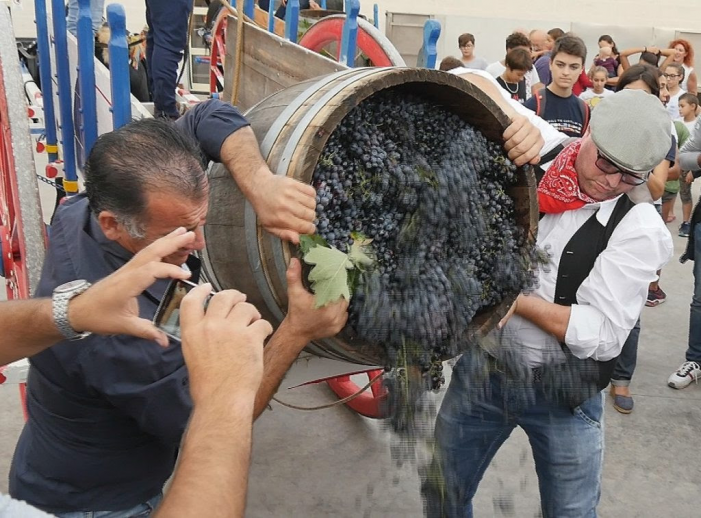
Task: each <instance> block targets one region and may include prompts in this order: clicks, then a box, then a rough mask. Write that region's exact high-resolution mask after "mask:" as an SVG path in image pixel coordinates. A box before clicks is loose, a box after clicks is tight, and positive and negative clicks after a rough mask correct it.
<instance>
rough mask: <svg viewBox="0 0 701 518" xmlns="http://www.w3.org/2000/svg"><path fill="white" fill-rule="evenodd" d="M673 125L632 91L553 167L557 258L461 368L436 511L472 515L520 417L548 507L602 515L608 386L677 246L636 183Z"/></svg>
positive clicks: (542, 235)
mask: <svg viewBox="0 0 701 518" xmlns="http://www.w3.org/2000/svg"><path fill="white" fill-rule="evenodd" d="M670 126H671V125H670V119H669V115H668V114H667V112H666V110H665V109H664V107H663V106H662V104H660V102H659V100H658V99H657V98H656V97H654V96H652V95H649V94H647V93H645V92H642V91H638V90H624V91H622V92H619V93H616V94H615V95H612V96H610V97H607V98H606V99H604V100H603V101H602V102H601V103H600V104H599V105H598V106H597V108H596V110H595V111H594V112H593V113H592V118H591V123H590V127H589V129H588V130H587V132H586V133H585V135H584V137H583V138H581V139H578V140H574V141H572V142H569V143H567V144H566V145H565V146H564V147H563V148H562V149H561V151H560V152H559V154H557V156H556V158H555V159H554V160H553V161H552V162H551V163H550V164H549V165H548V166H546V167H544V170H543V173H544V174H543V176H542V179H541V180H540V182H539V186H538V201H539V204H540V212H541V219H540V223H539V228H538V239H537V244H538V247H539V248H540V249H541V250H543V251H544V252H546V254H545V255H546V256H547V258H546V259H543V261H544V264H541V265H540V266H539V269H538V271H537V283H536V285H535V286H534V287H533V289H532V291H531V292H529V293H523V294H521V295H519V297H518V298H517V300H516V302H515V304H514V305H513V307H512V309H511V311H510V313H509V315H507V318H505V319H504V320H502V322H501V323H500V324H499V329H498V330H497V331H495V332H493V333H491V334H490V335H489V336H488V337H487V338H486V339H484V340H483V341H481V343H480V344H479V346H475V347H470V348H468V351H467V352H466V353H465V354H464V355H463V356H462V358H461V359H460V361H459V362H458V364H457V365H456V366H455V369H454V370H453V377H452V381H451V383H450V387H449V388H448V391H447V393H446V396H445V399H444V400H443V404H442V406H441V409H440V412H439V415H438V418H437V421H436V430H435V436H436V448H435V454H434V459H433V463H432V465H431V468H430V469H429V470H428V476H427V477H426V479H425V481H424V492H425V495H426V511H427V515H428V516H450V517H470V516H472V503H471V502H472V498H473V496H474V495H475V492H476V490H477V486H478V484H479V482H480V479H481V478H482V476H483V474H484V472H485V471H486V469H487V466H489V464H490V462H491V460H492V458H493V457H494V455H495V454H496V452H497V450H498V449H499V447H500V446H501V445H502V444H503V443H504V441H505V440H506V439H507V438H508V437H509V435H510V434H511V432H512V431H513V430H514V428H516V427H517V426H520V427H521V428H522V429H523V430H524V431H525V433H526V434H527V435H528V438H529V440H530V444H531V447H532V450H533V457H534V460H535V467H536V471H537V473H538V480H539V487H540V496H541V507H542V512H543V516H544V517H545V518H567V517H577V518H584V517H595V516H596V506H597V504H598V502H599V497H600V485H601V466H602V462H603V444H604V439H603V437H604V432H603V422H602V417H603V392H602V390H603V389H604V388H605V387H606V385H607V384H608V383H609V380H610V378H611V373H612V372H613V368H614V366H615V361H616V358H617V356H618V355H619V354H620V352H621V348H622V347H623V343H624V342H625V340H626V337H627V336H628V334H629V333H630V331H631V329H632V328H633V326H634V325H635V322H636V321H637V319H638V317H639V316H640V312H641V310H642V308H643V306H644V305H645V300H646V297H647V290H648V285H649V283H650V282H651V281H654V280H655V279H656V278H657V276H656V274H655V272H656V271H657V270H659V269H660V268H662V266H663V265H664V264H665V263H666V262H667V261H668V260H669V259H670V257H671V254H672V250H673V247H672V239H671V236H670V234H669V232H668V231H667V229H666V227H665V225H664V222H663V221H662V220H661V218H660V216H659V215H658V214H657V212H656V210H655V208H654V207H653V205H652V204H650V203H640V204H637V205H636V204H634V203H633V202H632V201H631V198H630V197H629V196H628V195H627V194H628V193H630V191H631V190H633V189H635V188H636V186H639V187H638V188H640V189H645V188H646V186H645V185H644V183H645V181H646V180H647V177H648V175H649V173H650V171H652V170H653V169H654V167H655V166H656V165H657V164H659V163H660V162H661V161H662V160H663V159H664V158H665V156H666V154H667V152H668V150H669V148H670V146H671V142H672V140H671V135H670V129H671V128H670ZM563 140H564V137H563ZM509 317H510V318H509Z"/></svg>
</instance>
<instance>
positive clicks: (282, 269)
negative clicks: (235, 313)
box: [244, 69, 378, 320]
mask: <svg viewBox="0 0 701 518" xmlns="http://www.w3.org/2000/svg"><path fill="white" fill-rule="evenodd" d="M377 70H378V69H370V70H369V71H362V72H360V77H365V76H367V75H370V74H372V73H375V72H376V71H377ZM349 74H350V75H352V77H351V78H350V79H347V80H345V81H344V82H343V83H341V84H340V85H338V86H337V87H335V88H334V89H332V90H331V91H329V92H327V93H326V94H325V95H324V96H323V97H322V98H321V99H320V100H319V101H317V103H316V104H315V105H314V106H313V107H312V108H311V109H310V111H312V112H313V115H312V117H313V116H315V115H316V114H318V112H319V111H320V110H321V107H319V103H323V102H324V101H325V100H327V99H329V98H331V97H334V96H335V95H336V94H338V92H340V91H341V90H342V89H343V88H345V87H346V86H348V85H350V84H353V83H354V82H355V81H356V79H357V77H358V75H359V71H358V70H357V69H349V70H343V71H341V72H337V73H335V74H333V75H331V76H328V77H327V78H326V80H325V82H324V83H323V84H328V83H329V82H330V81H332V80H336V79H338V78H339V77H343V76H345V75H349ZM318 90H319V83H318V82H316V83H314V84H313V85H312V86H310V87H309V88H307V89H306V90H304V92H303V93H302V95H299V96H297V98H296V100H295V102H293V103H292V104H291V105H290V106H288V107H287V108H286V109H285V110H284V111H283V113H281V114H280V116H279V117H278V118H277V119H276V120H275V123H274V124H273V126H271V128H270V130H268V133H266V136H265V139H264V140H263V144H262V145H261V152H262V155H263V157H264V158H265V159H266V160H267V159H268V156H269V154H270V152H271V151H272V146H273V144H274V143H275V140H276V139H277V137H276V135H278V134H279V133H280V132H281V131H282V129H283V128H284V126H285V124H287V123H288V122H289V120H290V119H291V118H292V116H293V115H294V113H295V112H296V111H297V110H298V109H299V108H300V107H301V106H302V104H303V103H304V102H306V101H307V100H308V99H309V97H311V95H313V94H314V92H317V91H318ZM303 94H307V95H303ZM300 98H301V100H299V101H297V99H300ZM307 115H308V114H307ZM307 120H309V118H308V117H307V116H306V115H305V117H304V118H303V119H302V121H301V122H300V123H299V124H298V125H297V126H296V128H295V131H294V133H293V134H292V137H291V138H292V139H295V138H296V139H297V141H299V139H300V137H301V132H300V131H299V128H300V126H301V125H302V124H303V123H304V122H305V121H307ZM288 148H289V143H288V146H287V147H286V148H285V151H284V152H283V156H284V153H287V151H288ZM281 163H282V161H281V162H279V164H278V167H277V168H275V174H277V175H280V176H287V173H288V170H287V169H288V168H287V166H285V167H284V168H283V167H281ZM245 207H246V208H245V216H244V226H245V230H246V241H247V242H248V243H258V242H259V241H258V237H259V236H258V221H257V217H256V214H255V211H254V210H253V206H252V205H251V204H250V203H249V202H248V200H246V205H245ZM266 238H268V239H272V248H273V256H274V261H275V267H276V270H277V273H278V276H279V277H280V279H282V283H283V285H284V286H285V287H286V286H287V281H286V275H285V274H286V272H287V265H286V264H284V259H283V258H284V253H283V250H282V241H281V240H280V239H279V238H277V237H273V236H270V237H268V236H266ZM247 253H248V260H249V263H250V265H251V267H252V268H253V269H254V276H253V278H254V279H255V281H256V284H257V285H258V289H259V290H260V294H261V296H262V297H263V300H265V303H266V304H267V305H268V308H269V309H270V311H271V312H272V313H273V315H274V316H275V317H276V318H278V319H280V320H282V319H283V318H284V314H283V313H282V311H281V310H280V307H279V304H278V301H277V300H276V297H275V294H274V293H273V292H272V290H271V289H270V282H269V281H270V279H269V278H268V275H267V273H266V271H265V270H264V269H263V268H262V257H261V253H260V245H257V246H252V247H247Z"/></svg>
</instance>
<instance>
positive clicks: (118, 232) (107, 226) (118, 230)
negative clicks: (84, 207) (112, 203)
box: [97, 210, 125, 241]
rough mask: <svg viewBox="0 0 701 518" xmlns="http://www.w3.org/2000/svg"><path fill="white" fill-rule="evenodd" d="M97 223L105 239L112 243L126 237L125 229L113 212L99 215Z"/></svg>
mask: <svg viewBox="0 0 701 518" xmlns="http://www.w3.org/2000/svg"><path fill="white" fill-rule="evenodd" d="M97 221H98V223H99V224H100V229H101V230H102V232H103V233H104V234H105V237H106V238H107V239H109V240H110V241H119V240H120V239H121V238H122V237H124V234H125V231H124V227H122V225H121V224H120V223H119V222H118V221H117V218H116V217H115V215H114V213H113V212H111V211H109V210H103V211H102V212H100V213H99V214H98V215H97Z"/></svg>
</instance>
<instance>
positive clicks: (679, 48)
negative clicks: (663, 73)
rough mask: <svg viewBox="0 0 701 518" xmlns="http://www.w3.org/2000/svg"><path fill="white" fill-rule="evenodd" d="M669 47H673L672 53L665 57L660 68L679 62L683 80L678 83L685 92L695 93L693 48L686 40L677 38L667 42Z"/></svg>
mask: <svg viewBox="0 0 701 518" xmlns="http://www.w3.org/2000/svg"><path fill="white" fill-rule="evenodd" d="M669 48H670V49H674V54H672V55H671V56H669V57H668V58H667V59H665V61H664V63H662V66H660V70H664V69H665V67H666V66H667V65H668V64H669V63H679V64H680V65H682V66H683V67H684V80H683V81H682V83H681V84H680V85H679V86H680V87H681V89H682V90H684V91H685V92H691V93H692V94H694V95H696V93H697V91H698V90H697V81H696V72H694V48H693V47H692V46H691V43H689V42H688V41H687V40H682V39H677V40H674V41H672V42H670V44H669Z"/></svg>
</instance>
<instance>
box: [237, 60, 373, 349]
mask: <svg viewBox="0 0 701 518" xmlns="http://www.w3.org/2000/svg"><path fill="white" fill-rule="evenodd" d="M386 70H387V68H380V67H374V68H369V69H366V70H361V71H357V73H355V74H352V76H351V77H350V78H348V79H345V80H343V81H342V82H341V83H340V84H338V85H336V86H335V87H334V88H332V89H331V90H329V91H328V92H326V93H325V94H324V95H323V96H322V97H320V98H319V99H318V100H317V101H316V103H315V104H314V105H313V106H311V107H310V108H309V111H307V113H305V114H304V117H302V119H301V120H300V121H299V122H298V123H297V124H296V126H295V130H294V131H293V133H292V135H291V136H290V139H289V140H288V141H287V144H286V146H285V149H284V150H283V152H282V155H281V156H280V160H279V161H278V165H277V168H276V170H277V171H278V174H284V175H285V176H286V175H287V173H288V168H289V166H290V163H291V161H292V155H293V154H294V152H295V150H296V149H297V146H298V145H299V141H300V140H301V139H302V136H303V135H304V133H305V132H306V130H307V127H308V125H309V124H310V123H311V122H312V121H313V120H314V119H315V118H316V116H317V115H318V114H319V112H321V110H322V109H323V108H324V107H325V106H326V103H327V102H328V101H330V100H331V99H333V98H334V97H336V96H337V95H338V94H339V93H340V92H342V91H343V90H344V89H345V88H346V87H348V86H350V85H352V84H353V83H356V82H357V81H358V80H359V79H364V78H366V77H369V76H372V75H374V74H378V73H384V72H385V71H386ZM339 75H340V76H343V75H344V74H340V73H339ZM283 171H284V173H283ZM246 221H248V220H246ZM246 230H248V228H247V229H246ZM269 239H272V240H273V241H272V243H271V245H272V250H273V259H274V261H275V267H276V269H277V272H278V275H279V276H280V278H281V279H282V281H283V285H285V286H286V285H287V282H286V276H285V273H286V271H287V265H286V264H285V261H284V257H285V256H284V253H283V250H282V241H281V240H280V239H277V238H273V237H270V238H269ZM256 280H257V279H256ZM332 342H333V340H332V339H331V340H321V341H320V343H325V344H327V345H331V344H332ZM331 347H332V349H334V348H333V346H331Z"/></svg>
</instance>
